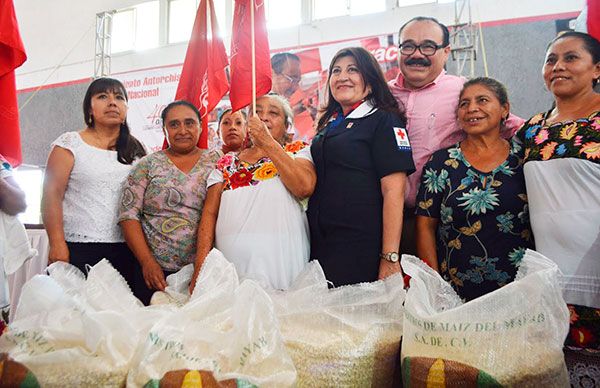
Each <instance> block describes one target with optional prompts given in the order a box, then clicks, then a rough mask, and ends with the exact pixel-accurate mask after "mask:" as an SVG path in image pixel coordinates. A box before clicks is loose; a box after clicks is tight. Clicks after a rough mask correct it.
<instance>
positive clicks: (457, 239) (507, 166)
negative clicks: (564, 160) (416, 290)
mask: <svg viewBox="0 0 600 388" xmlns="http://www.w3.org/2000/svg"><path fill="white" fill-rule="evenodd" d="M519 151H520V146H519V145H518V144H512V145H511V150H510V152H509V155H508V157H507V159H506V160H505V161H504V162H503V163H502V164H500V165H499V166H498V167H496V168H495V169H494V170H493V171H490V172H481V171H479V170H477V169H475V168H474V167H473V166H471V164H470V163H469V162H468V161H467V160H466V158H465V157H464V155H463V153H462V151H461V149H460V143H458V144H456V145H454V146H452V147H449V148H446V149H443V150H439V151H437V152H436V153H434V154H433V155H432V157H431V159H430V160H429V161H428V162H427V164H426V165H425V167H424V169H423V176H422V178H421V185H420V189H419V194H418V195H417V209H416V213H417V215H420V216H426V217H432V218H437V219H439V223H438V230H437V244H436V245H437V258H438V266H439V271H440V274H441V275H442V277H443V278H444V279H446V280H447V281H448V282H449V283H450V284H451V285H452V287H453V288H454V289H455V290H456V292H457V293H458V294H459V295H460V297H461V298H463V299H464V300H466V301H469V300H472V299H474V298H477V297H479V296H481V295H484V294H486V293H488V292H491V291H494V290H496V289H498V288H499V287H502V286H504V285H505V284H507V283H509V282H511V281H512V280H513V279H514V277H515V275H516V272H517V269H518V266H519V263H520V261H521V259H522V258H523V256H524V254H525V250H526V249H527V248H532V247H533V242H532V240H531V230H530V226H529V216H528V205H527V195H526V193H525V181H524V177H523V167H522V162H521V159H520V158H519V157H518V152H519Z"/></svg>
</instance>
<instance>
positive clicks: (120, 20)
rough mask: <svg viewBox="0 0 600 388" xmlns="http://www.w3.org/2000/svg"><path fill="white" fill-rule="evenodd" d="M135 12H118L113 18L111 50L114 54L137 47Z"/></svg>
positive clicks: (131, 10)
mask: <svg viewBox="0 0 600 388" xmlns="http://www.w3.org/2000/svg"><path fill="white" fill-rule="evenodd" d="M134 26H135V11H134V10H133V9H128V10H125V11H120V12H117V13H115V14H114V15H113V18H112V33H111V41H110V48H111V51H112V52H113V53H119V52H121V51H127V50H133V48H134V47H135V34H134Z"/></svg>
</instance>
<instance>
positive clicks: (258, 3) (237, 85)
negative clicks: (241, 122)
mask: <svg viewBox="0 0 600 388" xmlns="http://www.w3.org/2000/svg"><path fill="white" fill-rule="evenodd" d="M251 6H254V47H255V51H254V52H255V58H256V70H255V71H256V96H257V97H259V96H262V95H264V94H267V93H269V91H270V90H271V56H270V53H269V38H268V36H267V23H266V19H265V4H264V0H235V10H234V13H233V33H232V37H231V90H230V92H229V99H230V100H231V108H232V109H233V110H234V111H236V110H238V109H240V108H243V107H245V106H246V105H248V104H251V103H252V32H251V25H252V23H251V15H250V7H251Z"/></svg>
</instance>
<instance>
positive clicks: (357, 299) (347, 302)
mask: <svg viewBox="0 0 600 388" xmlns="http://www.w3.org/2000/svg"><path fill="white" fill-rule="evenodd" d="M403 286H404V281H403V279H402V276H400V275H394V276H391V277H389V278H387V279H386V280H384V281H377V282H373V283H363V284H357V285H352V286H345V287H340V288H335V289H329V288H328V287H327V281H326V279H325V275H324V274H323V271H322V269H321V267H320V265H319V264H318V262H317V261H312V262H310V263H309V264H308V265H307V267H306V268H305V270H304V272H303V273H301V274H300V275H299V277H298V279H297V280H296V281H295V282H294V284H293V285H292V287H291V288H290V289H289V290H288V291H284V292H276V293H274V294H273V295H272V298H273V301H274V302H275V306H276V311H277V317H278V319H279V322H280V327H281V333H282V335H283V338H284V341H285V345H286V348H287V350H288V352H289V354H290V356H291V357H292V359H293V361H294V365H295V366H296V369H297V371H298V386H299V387H338V386H344V387H388V386H392V384H393V376H394V366H395V363H396V360H397V359H398V353H399V347H400V338H401V336H402V316H403V307H402V302H403V301H404V296H405V291H404V288H403Z"/></svg>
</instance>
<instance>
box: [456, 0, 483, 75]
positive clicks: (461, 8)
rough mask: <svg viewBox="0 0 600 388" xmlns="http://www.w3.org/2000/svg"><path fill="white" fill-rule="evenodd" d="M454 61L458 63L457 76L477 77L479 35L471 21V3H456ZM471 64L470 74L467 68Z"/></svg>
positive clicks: (459, 1) (461, 1)
mask: <svg viewBox="0 0 600 388" xmlns="http://www.w3.org/2000/svg"><path fill="white" fill-rule="evenodd" d="M450 44H451V47H452V50H451V54H452V60H453V61H454V62H455V63H456V73H455V74H456V75H463V76H466V77H467V78H473V77H475V61H476V60H477V47H478V46H479V33H478V30H477V29H476V27H475V26H474V25H473V23H472V21H471V1H470V0H456V1H455V2H454V25H453V26H452V30H451V32H450ZM467 63H468V64H469V71H468V74H465V67H466V65H467Z"/></svg>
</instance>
